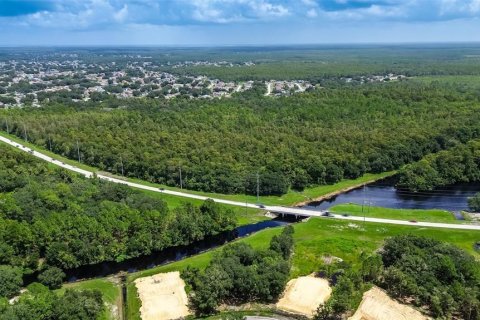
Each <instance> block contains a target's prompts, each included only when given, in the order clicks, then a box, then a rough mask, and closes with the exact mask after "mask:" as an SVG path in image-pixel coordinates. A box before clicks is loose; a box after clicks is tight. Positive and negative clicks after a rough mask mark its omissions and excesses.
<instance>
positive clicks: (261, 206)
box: [257, 204, 266, 209]
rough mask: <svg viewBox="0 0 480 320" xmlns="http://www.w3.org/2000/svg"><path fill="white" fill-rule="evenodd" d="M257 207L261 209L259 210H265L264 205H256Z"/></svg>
mask: <svg viewBox="0 0 480 320" xmlns="http://www.w3.org/2000/svg"><path fill="white" fill-rule="evenodd" d="M257 206H258V207H259V208H261V209H265V208H266V207H265V205H263V204H257Z"/></svg>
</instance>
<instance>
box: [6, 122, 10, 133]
mask: <svg viewBox="0 0 480 320" xmlns="http://www.w3.org/2000/svg"><path fill="white" fill-rule="evenodd" d="M5 124H6V125H7V133H10V130H8V120H7V119H5Z"/></svg>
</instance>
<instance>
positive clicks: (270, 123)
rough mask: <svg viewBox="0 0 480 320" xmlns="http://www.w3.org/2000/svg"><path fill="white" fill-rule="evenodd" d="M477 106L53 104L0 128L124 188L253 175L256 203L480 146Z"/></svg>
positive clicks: (412, 100)
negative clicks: (473, 143) (116, 179)
mask: <svg viewBox="0 0 480 320" xmlns="http://www.w3.org/2000/svg"><path fill="white" fill-rule="evenodd" d="M479 99H480V94H479V92H478V91H476V90H475V89H474V88H464V87H462V86H450V85H442V84H439V83H437V84H430V85H427V84H420V83H408V82H407V83H390V84H370V85H365V86H356V87H355V86H354V87H349V88H346V87H340V88H330V89H321V90H317V91H315V92H311V93H304V94H301V95H294V96H291V97H283V98H278V99H271V98H268V97H263V96H262V95H261V94H259V93H258V92H253V93H252V92H245V93H244V94H238V95H235V97H233V98H232V99H215V100H211V101H205V100H185V99H173V100H171V101H161V100H154V99H131V100H108V101H105V102H85V103H79V104H76V105H75V106H71V107H65V106H61V105H55V104H52V105H51V106H50V107H46V108H37V109H29V108H25V109H22V110H5V111H3V112H1V113H0V118H1V120H0V126H1V127H2V128H3V130H7V124H8V130H9V132H11V133H13V134H15V135H17V136H18V137H22V138H25V139H27V140H28V141H30V142H33V143H35V144H37V145H40V146H42V147H44V148H46V149H51V150H52V151H53V152H55V153H58V154H61V155H64V156H66V157H69V158H71V159H78V157H79V155H78V149H80V159H81V161H82V162H84V163H86V164H89V165H92V166H95V167H98V168H100V169H101V170H106V171H109V172H113V173H117V174H121V173H122V172H123V173H124V174H125V175H127V176H129V177H137V178H141V179H144V180H147V181H151V182H157V183H161V184H165V185H169V186H180V182H181V180H182V185H183V187H185V188H188V189H192V190H201V191H207V192H221V193H245V192H247V193H250V194H252V193H255V192H256V173H257V172H258V173H259V175H260V184H261V187H260V193H261V194H264V195H268V194H276V195H279V194H283V193H285V192H286V191H287V190H288V189H290V188H293V189H297V190H302V189H303V188H305V187H308V186H313V185H322V184H331V183H335V182H337V181H339V180H341V179H344V178H349V179H351V178H357V177H359V176H361V175H362V174H364V173H366V172H383V171H387V170H392V169H397V168H399V167H401V166H403V165H404V164H407V163H410V162H414V161H418V160H420V159H421V158H422V157H423V156H425V155H427V154H429V153H432V152H438V151H440V150H442V149H447V148H450V147H452V146H453V145H456V144H457V143H459V142H460V143H465V142H467V141H468V140H470V139H473V138H477V137H478V136H479V135H480V112H478V111H479V108H480V103H479ZM117 107H118V108H117ZM112 108H113V109H112ZM77 142H78V147H79V148H78V149H77ZM180 171H181V172H182V179H180Z"/></svg>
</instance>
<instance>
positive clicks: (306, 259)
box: [127, 218, 480, 320]
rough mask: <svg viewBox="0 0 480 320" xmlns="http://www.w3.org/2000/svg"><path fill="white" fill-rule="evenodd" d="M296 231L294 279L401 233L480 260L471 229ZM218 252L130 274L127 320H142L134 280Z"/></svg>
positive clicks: (369, 226) (259, 237)
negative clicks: (439, 242) (449, 245)
mask: <svg viewBox="0 0 480 320" xmlns="http://www.w3.org/2000/svg"><path fill="white" fill-rule="evenodd" d="M294 228H295V234H294V238H295V253H294V256H293V263H292V270H291V278H295V277H298V276H301V275H307V274H310V273H312V272H314V271H318V270H319V268H320V267H321V265H322V263H323V260H322V257H323V256H326V255H332V256H337V257H340V258H342V259H343V260H345V261H347V262H349V263H352V264H356V263H358V257H359V255H360V253H361V252H362V251H366V252H373V251H375V250H377V249H378V248H379V247H381V245H382V243H383V241H384V240H385V238H387V237H391V236H394V235H398V234H415V235H421V236H427V237H432V238H435V239H438V240H443V241H446V242H450V243H452V244H454V245H456V246H458V247H460V248H462V249H465V250H467V251H468V252H469V253H471V254H473V255H474V256H476V257H477V258H480V254H479V253H477V252H476V251H475V250H474V243H475V242H476V241H479V240H480V232H475V231H469V230H449V229H433V228H422V227H415V226H397V225H382V224H378V223H368V222H367V223H352V222H348V221H340V220H331V219H325V218H311V219H310V220H309V221H307V222H303V223H297V224H295V225H294ZM280 231H281V229H280V228H273V229H267V230H263V231H260V232H258V233H256V234H253V235H252V236H249V237H247V238H243V239H240V240H238V241H241V242H245V243H249V244H251V245H252V246H253V247H255V248H267V246H268V244H269V241H270V239H271V238H272V237H273V236H274V235H276V234H279V233H280ZM217 250H220V248H217V249H215V250H212V251H209V252H206V253H203V254H199V255H196V256H193V257H190V258H187V259H184V260H181V261H178V262H174V263H171V264H168V265H164V266H160V267H156V268H153V269H149V270H144V271H141V272H137V273H133V274H131V275H129V277H128V281H127V283H128V285H127V315H128V319H135V320H139V319H140V316H139V311H138V310H139V308H140V305H141V303H140V300H139V299H138V297H137V292H136V288H135V285H134V284H133V280H135V279H137V278H140V277H145V276H150V275H153V274H156V273H160V272H169V271H174V270H180V271H181V270H183V269H184V268H186V267H187V266H192V267H197V268H200V269H203V268H205V267H206V266H207V265H208V263H209V261H210V260H211V258H212V256H213V254H214V253H215V251H217Z"/></svg>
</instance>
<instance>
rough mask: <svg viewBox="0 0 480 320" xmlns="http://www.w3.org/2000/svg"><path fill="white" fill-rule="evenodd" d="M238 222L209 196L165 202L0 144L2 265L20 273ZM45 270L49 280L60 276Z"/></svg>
mask: <svg viewBox="0 0 480 320" xmlns="http://www.w3.org/2000/svg"><path fill="white" fill-rule="evenodd" d="M235 225H236V222H235V219H234V216H233V213H232V212H231V211H230V209H225V207H223V206H219V205H218V204H216V203H215V202H213V201H212V200H206V201H205V202H204V203H203V204H202V205H201V206H195V205H193V204H191V203H184V204H183V205H180V206H179V207H177V208H174V209H169V208H168V206H167V204H166V203H165V201H163V200H161V199H160V198H156V197H153V196H147V195H146V194H144V193H142V192H140V191H136V190H133V189H131V188H128V187H126V186H124V185H119V184H114V183H110V182H105V181H101V180H99V179H86V178H84V177H81V176H78V175H76V174H74V173H71V172H68V171H66V170H64V169H60V168H57V167H54V166H51V165H49V164H47V163H45V162H43V161H40V160H37V159H35V158H34V157H33V156H30V155H28V154H26V153H23V152H20V151H17V150H14V149H13V148H11V147H9V146H6V145H0V265H11V266H16V267H19V268H22V270H23V272H24V273H30V272H33V271H36V270H37V269H38V267H39V261H43V265H45V264H46V265H48V266H52V267H58V268H61V269H70V268H75V267H78V266H82V265H87V264H95V263H99V262H103V261H122V260H124V259H127V258H131V257H137V256H140V255H144V254H149V253H151V252H153V251H158V250H162V249H165V248H168V247H172V246H178V245H186V244H190V243H192V242H194V241H197V240H201V239H204V238H205V237H206V236H209V235H214V234H217V233H219V232H222V231H225V230H232V229H233V228H234V227H235ZM56 271H58V270H53V271H52V270H49V271H48V272H47V273H46V274H45V275H44V276H45V278H47V279H50V280H46V281H45V282H46V283H48V282H49V281H55V280H51V279H52V278H53V279H55V277H56V276H58V272H57V275H56Z"/></svg>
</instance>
